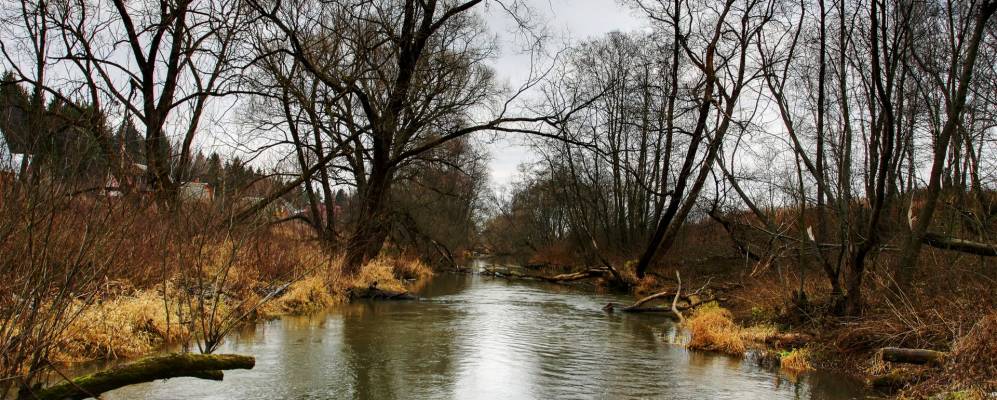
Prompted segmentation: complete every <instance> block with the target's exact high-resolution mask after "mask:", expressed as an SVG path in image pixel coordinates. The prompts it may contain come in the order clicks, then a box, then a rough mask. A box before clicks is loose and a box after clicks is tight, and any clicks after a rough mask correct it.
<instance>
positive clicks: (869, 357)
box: [491, 266, 997, 399]
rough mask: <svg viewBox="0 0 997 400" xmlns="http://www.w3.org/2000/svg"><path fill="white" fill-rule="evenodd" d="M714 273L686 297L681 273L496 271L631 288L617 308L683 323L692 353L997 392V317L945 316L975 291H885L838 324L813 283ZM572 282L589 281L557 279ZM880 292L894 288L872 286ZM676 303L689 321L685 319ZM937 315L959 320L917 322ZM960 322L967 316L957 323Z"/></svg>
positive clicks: (914, 385) (935, 394)
mask: <svg viewBox="0 0 997 400" xmlns="http://www.w3.org/2000/svg"><path fill="white" fill-rule="evenodd" d="M710 271H712V272H713V273H709V274H703V273H700V274H697V273H696V271H695V270H683V272H682V275H681V277H682V279H683V282H682V289H681V290H680V292H681V293H682V294H681V296H680V297H679V299H678V300H676V299H675V294H676V289H677V288H678V286H679V285H678V283H679V282H677V279H676V278H670V277H669V275H671V276H674V271H669V272H668V273H664V272H662V271H654V272H653V273H651V274H649V275H648V276H647V277H645V278H644V279H642V280H638V279H636V278H635V277H634V276H633V273H632V272H629V271H627V270H626V269H623V270H618V271H616V273H617V274H618V275H620V276H623V277H624V280H626V282H625V284H620V283H619V282H616V281H615V280H616V278H615V275H614V274H610V273H609V272H607V271H602V272H598V271H597V270H585V271H577V270H575V269H572V268H566V267H561V268H557V267H551V266H545V267H543V268H541V269H535V270H533V271H526V272H513V271H505V270H502V269H497V270H493V271H491V273H492V274H495V275H496V276H501V277H506V278H512V279H524V278H525V279H537V280H543V281H549V282H559V283H563V284H573V285H577V284H579V283H582V282H584V283H583V284H584V285H590V286H591V287H592V288H594V290H597V291H607V290H610V291H612V290H620V288H621V287H624V288H626V289H623V290H622V291H623V292H625V293H630V294H631V296H633V298H634V300H635V303H634V304H630V305H628V304H615V305H611V306H607V310H617V311H624V312H654V313H659V314H664V315H669V316H672V317H673V318H676V319H678V318H682V319H684V321H683V323H682V324H683V325H684V326H685V328H686V329H687V330H689V332H690V338H689V341H688V343H686V344H685V345H686V346H687V347H688V348H690V349H695V350H703V351H711V352H721V353H725V354H731V355H735V356H744V355H745V353H746V352H751V353H752V357H751V358H752V359H754V360H757V361H758V362H761V363H771V364H775V365H779V366H780V367H781V368H782V369H784V370H786V371H787V372H789V373H791V374H792V373H800V372H805V371H810V370H814V369H817V370H829V371H837V372H840V373H845V374H848V375H851V376H853V377H855V378H857V379H860V380H862V381H865V382H866V383H867V384H868V385H869V386H870V388H873V389H875V390H877V391H878V392H880V393H881V394H884V395H889V396H894V397H898V398H943V399H944V398H966V399H985V398H988V397H987V396H991V395H990V394H989V393H992V392H993V391H994V390H997V370H995V367H994V366H995V365H997V359H995V358H997V350H995V349H997V313H993V312H983V313H982V314H980V315H977V316H976V317H975V318H973V315H971V314H968V313H966V312H965V311H964V310H955V311H954V310H951V309H942V308H943V307H944V306H945V305H951V304H953V303H955V301H953V298H954V300H959V299H963V300H967V301H966V303H964V304H971V302H969V301H968V299H970V298H971V297H972V295H971V294H970V293H966V292H960V293H955V294H953V296H951V297H950V299H948V300H949V301H948V302H946V303H945V304H941V302H934V305H933V306H923V308H915V307H922V306H917V305H915V304H922V305H923V304H932V303H929V302H927V301H925V300H924V298H917V299H915V298H914V297H913V296H910V297H907V298H906V299H905V300H906V301H907V302H908V303H906V304H902V305H901V307H897V305H896V304H892V303H890V302H889V300H888V299H889V297H888V296H886V295H880V294H879V293H877V295H876V296H875V298H877V299H886V300H880V301H876V302H871V303H870V304H869V305H868V307H867V309H866V310H865V312H864V314H863V315H861V316H859V317H835V316H833V313H831V312H830V310H829V309H828V308H827V307H829V303H830V299H829V298H827V296H826V295H824V294H825V293H828V292H829V289H828V288H825V287H823V286H821V285H820V284H819V283H816V282H813V281H812V280H804V281H802V282H803V284H804V287H803V293H805V295H803V296H800V295H799V293H800V291H799V285H800V282H801V280H799V279H798V277H796V276H794V275H793V274H792V273H786V274H783V275H780V274H782V272H779V273H778V274H777V273H775V271H768V272H767V273H761V274H758V275H756V276H744V275H741V274H723V273H716V272H715V271H716V269H711V270H710ZM565 276H572V277H580V279H578V280H563V279H554V277H565ZM877 289H878V290H880V291H883V290H884V289H881V288H876V287H871V288H868V290H870V291H874V290H877ZM967 292H968V291H967ZM983 296H984V297H982V298H987V297H985V295H983ZM704 299H705V301H704ZM673 302H674V303H673ZM673 306H674V307H675V308H676V310H679V312H680V313H681V314H684V315H683V316H682V317H676V316H675V312H674V311H673V310H672V308H673ZM932 307H934V308H932ZM932 310H933V311H934V313H935V314H938V313H944V314H943V315H947V316H953V317H952V321H950V324H949V325H942V326H941V327H939V326H931V325H929V324H930V323H929V322H927V321H926V320H925V319H923V318H922V319H918V318H917V317H918V315H919V314H920V313H921V312H923V311H932ZM983 310H986V307H984V308H983ZM959 311H962V312H959ZM939 315H942V314H939ZM904 318H911V319H910V320H904ZM939 318H940V317H939ZM959 318H965V319H964V320H962V321H959V322H958V323H957V322H956V320H958V319H959ZM966 321H968V323H967V322H966ZM960 326H962V327H965V328H962V329H960V328H958V327H960ZM939 328H941V329H952V332H950V334H949V335H948V336H945V335H942V334H939V333H937V332H936V331H937V330H938V329H939ZM925 338H930V340H928V339H925ZM887 347H899V348H904V347H915V348H925V349H929V350H932V351H937V352H941V353H944V354H945V357H944V360H943V361H942V362H939V363H927V364H922V365H913V364H909V363H901V362H895V361H884V357H883V356H882V351H881V349H883V348H887Z"/></svg>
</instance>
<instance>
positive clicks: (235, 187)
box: [0, 72, 274, 198]
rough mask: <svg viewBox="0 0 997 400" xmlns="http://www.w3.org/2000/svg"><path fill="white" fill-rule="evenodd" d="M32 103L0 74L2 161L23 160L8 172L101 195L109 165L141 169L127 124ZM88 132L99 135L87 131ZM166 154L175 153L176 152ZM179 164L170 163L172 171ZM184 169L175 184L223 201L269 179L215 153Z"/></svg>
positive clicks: (56, 104)
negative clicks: (194, 186)
mask: <svg viewBox="0 0 997 400" xmlns="http://www.w3.org/2000/svg"><path fill="white" fill-rule="evenodd" d="M33 101H34V100H32V97H31V96H30V95H29V93H28V91H27V90H25V88H24V86H23V85H20V84H18V83H17V82H16V80H15V79H14V76H13V74H12V73H10V72H7V73H6V74H4V77H3V82H2V85H0V132H2V138H3V143H4V148H3V151H4V152H5V153H6V154H4V157H7V158H10V159H11V160H12V159H13V155H14V154H18V155H26V156H27V157H20V158H19V161H21V163H18V164H17V165H9V166H5V167H7V168H10V171H9V172H11V173H16V174H17V175H19V176H21V175H23V176H24V179H33V178H41V177H46V178H47V179H54V180H57V181H59V182H60V183H64V184H69V185H72V186H73V187H75V188H77V189H79V190H87V189H89V190H102V189H108V188H107V185H108V184H110V183H112V182H111V181H110V179H109V178H111V177H113V175H112V174H111V171H112V170H113V169H114V168H112V165H111V162H112V160H113V161H114V162H119V163H124V165H125V166H127V165H135V164H139V165H143V166H144V165H145V163H146V157H145V154H146V153H145V148H144V147H143V139H142V136H141V134H140V133H139V131H138V129H137V128H136V127H135V123H134V122H133V121H132V120H130V119H127V120H124V121H122V123H120V124H118V126H117V127H116V128H115V127H113V126H112V124H111V123H110V121H109V118H108V116H107V114H106V113H105V112H103V111H101V110H98V109H94V108H93V107H92V106H90V105H88V104H86V103H83V104H67V103H65V100H60V99H58V98H56V99H53V100H51V101H49V103H48V104H47V105H46V106H45V107H42V108H38V107H36V106H34V105H33ZM33 110H34V111H33ZM91 129H95V130H99V131H100V132H101V133H95V132H91V131H90V130H91ZM101 135H106V136H107V137H108V138H110V140H111V143H112V144H113V149H112V154H113V155H112V156H110V157H108V156H106V155H105V154H104V153H102V152H101V150H100V146H99V145H98V144H97V142H96V140H95V138H96V137H99V136H101ZM167 145H169V146H172V145H171V144H167ZM170 151H171V152H173V153H176V151H175V149H173V150H170ZM4 161H5V162H7V161H10V160H4ZM22 163H23V165H22ZM178 164H179V163H178V162H176V161H173V160H171V162H170V165H171V167H173V168H176V167H177V166H178ZM188 164H189V165H190V168H189V170H188V171H185V172H184V173H182V174H179V173H178V174H177V176H176V179H177V180H178V181H179V182H191V181H198V182H204V183H207V184H209V185H210V186H211V187H212V188H215V189H216V190H217V193H218V194H219V195H221V196H223V197H224V198H229V197H232V196H235V195H237V194H239V193H241V195H243V196H244V195H246V193H244V192H245V191H246V189H247V186H249V185H250V184H252V183H253V182H258V181H260V180H265V179H268V178H269V177H270V176H271V175H270V174H267V173H266V172H264V171H263V169H262V168H260V167H254V166H252V165H249V164H248V163H246V162H244V161H243V160H242V159H240V157H238V156H235V157H231V158H228V157H226V159H225V160H224V161H223V160H222V157H221V156H220V155H218V153H216V152H212V153H211V154H209V155H205V154H204V153H202V152H201V151H197V152H196V154H194V157H193V160H192V161H190V162H189V163H188ZM118 168H121V167H118ZM22 169H23V171H22ZM130 173H134V174H138V175H141V174H143V173H144V171H141V170H139V171H134V170H131V172H130ZM138 178H141V176H139V177H138ZM271 179H274V178H271ZM257 192H258V191H257ZM256 194H257V195H260V193H256ZM264 194H265V192H264Z"/></svg>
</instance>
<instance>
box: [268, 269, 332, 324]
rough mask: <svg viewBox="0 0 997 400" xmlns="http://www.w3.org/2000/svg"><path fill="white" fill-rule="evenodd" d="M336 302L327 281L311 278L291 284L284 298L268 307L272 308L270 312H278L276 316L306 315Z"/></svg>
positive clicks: (278, 299)
mask: <svg viewBox="0 0 997 400" xmlns="http://www.w3.org/2000/svg"><path fill="white" fill-rule="evenodd" d="M336 302H337V301H336V299H335V298H333V296H332V294H331V293H330V292H329V286H328V285H327V284H326V282H325V280H324V279H322V278H321V277H319V276H311V277H307V278H305V279H302V280H299V281H297V282H295V283H293V284H291V286H290V287H289V288H288V290H287V292H286V293H284V295H283V296H280V297H279V298H277V299H276V300H274V301H273V302H272V304H269V305H268V306H270V307H272V308H269V310H273V309H276V310H277V312H276V313H274V314H275V315H279V314H304V313H309V312H315V311H319V310H322V309H325V308H326V307H329V306H331V305H333V304H335V303H336Z"/></svg>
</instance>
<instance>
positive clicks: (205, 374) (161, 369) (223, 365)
mask: <svg viewBox="0 0 997 400" xmlns="http://www.w3.org/2000/svg"><path fill="white" fill-rule="evenodd" d="M255 365H256V359H255V358H253V357H251V356H241V355H235V354H190V353H178V354H170V355H165V356H154V357H147V358H143V359H141V360H138V361H135V362H130V363H127V364H122V365H119V366H117V367H114V368H111V369H108V370H104V371H101V372H97V373H93V374H89V375H83V376H81V377H77V378H74V379H72V380H70V381H68V382H63V383H60V384H57V385H52V386H49V387H47V388H44V389H41V390H39V391H37V392H35V393H29V394H28V395H27V396H25V397H26V398H33V399H38V400H64V399H86V398H90V397H96V396H100V394H101V393H105V392H109V391H111V390H114V389H118V388H121V387H125V386H129V385H134V384H138V383H144V382H152V381H156V380H160V379H169V378H179V377H193V378H201V379H210V380H217V381H220V380H222V378H223V377H224V374H223V373H222V370H229V369H252V368H253V367H254V366H255Z"/></svg>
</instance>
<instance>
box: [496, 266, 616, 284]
mask: <svg viewBox="0 0 997 400" xmlns="http://www.w3.org/2000/svg"><path fill="white" fill-rule="evenodd" d="M608 272H609V270H608V269H604V268H592V269H587V270H584V271H579V272H571V273H567V274H558V275H553V276H547V275H539V274H524V273H522V272H518V271H514V270H512V269H508V268H507V269H504V270H499V269H495V268H486V269H484V271H482V274H484V275H491V276H496V277H500V278H518V279H536V280H541V281H547V282H555V283H562V282H573V281H580V280H583V279H589V278H601V277H603V276H605V275H606V274H607V273H608Z"/></svg>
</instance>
